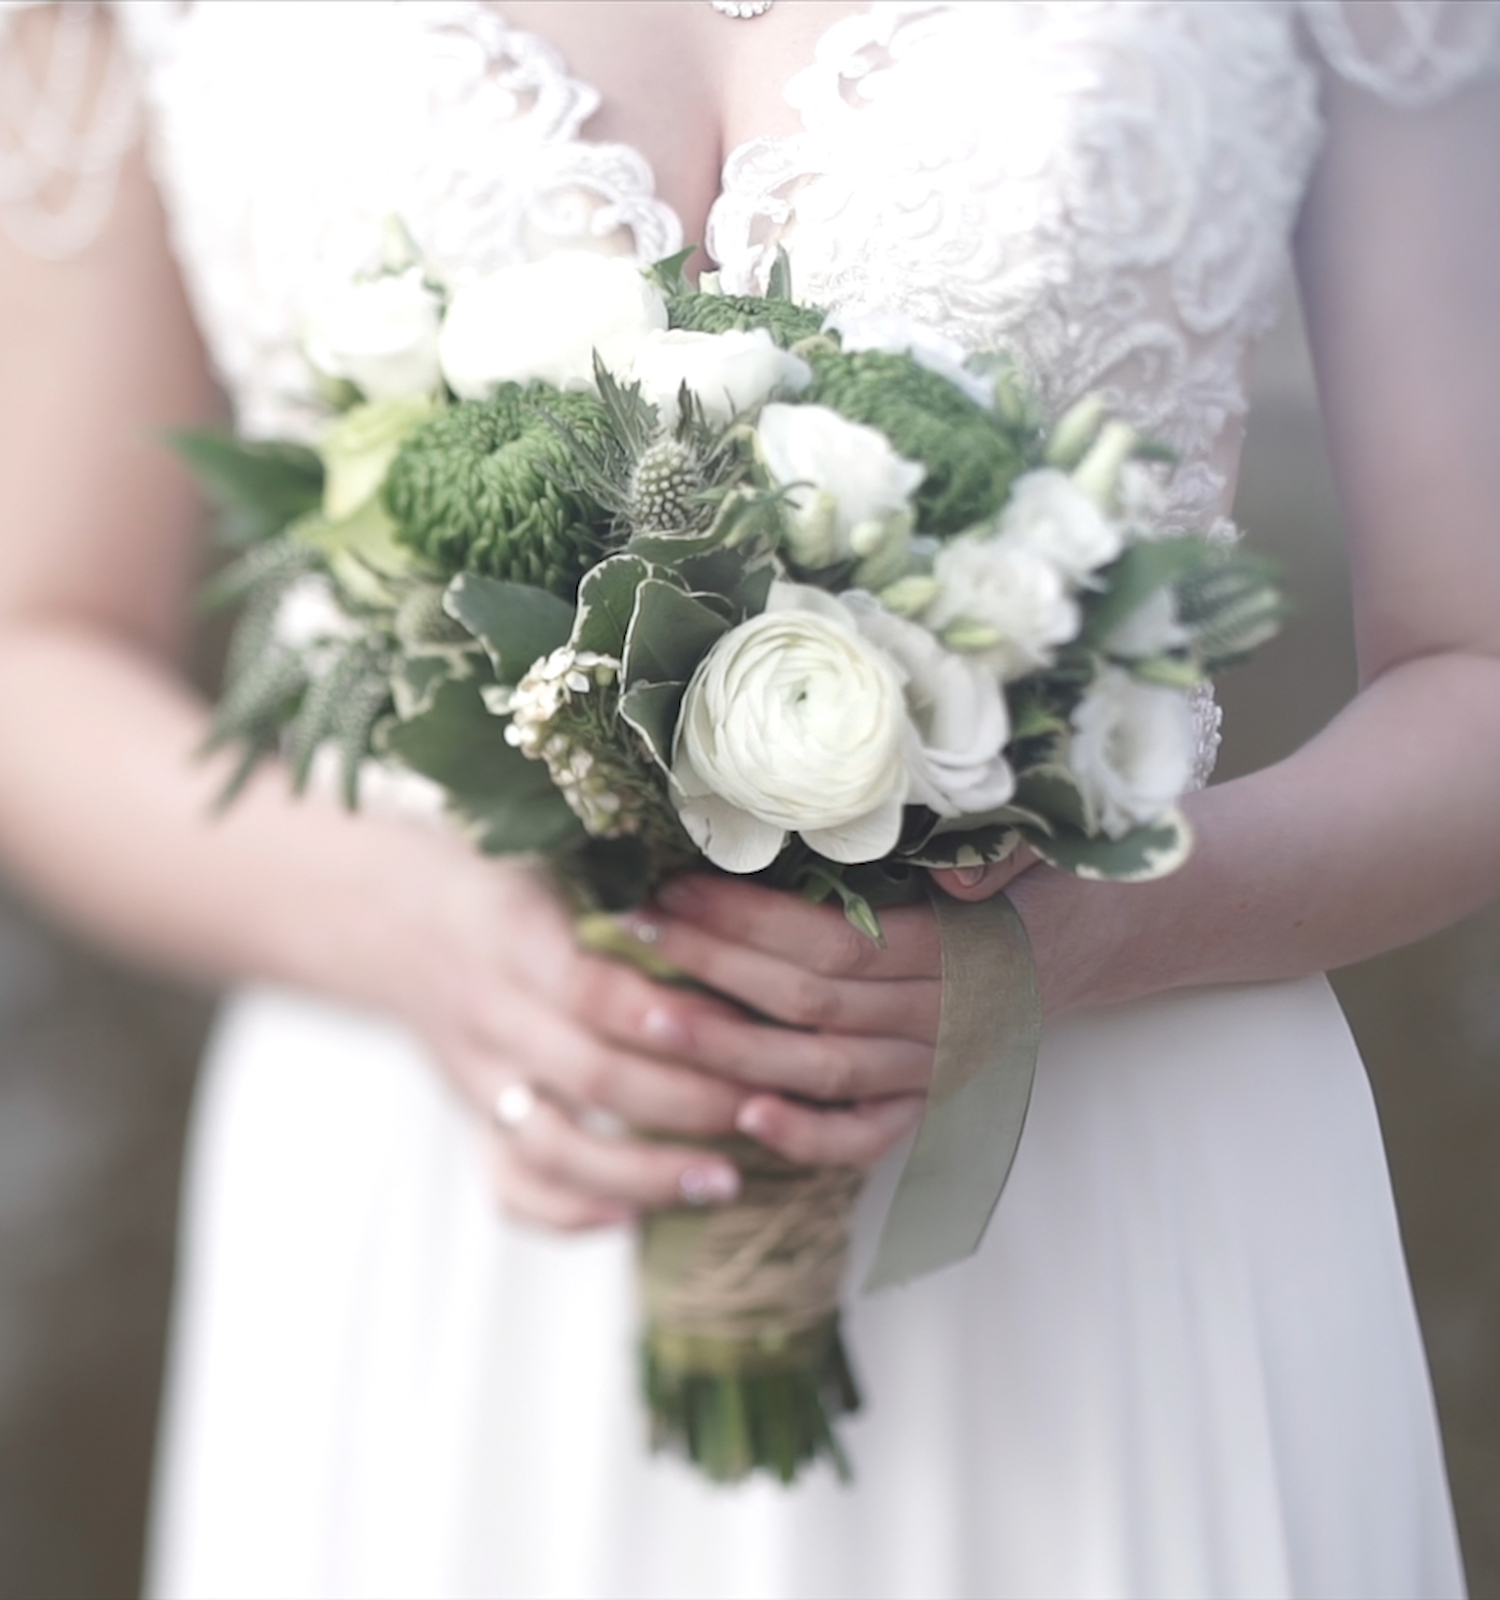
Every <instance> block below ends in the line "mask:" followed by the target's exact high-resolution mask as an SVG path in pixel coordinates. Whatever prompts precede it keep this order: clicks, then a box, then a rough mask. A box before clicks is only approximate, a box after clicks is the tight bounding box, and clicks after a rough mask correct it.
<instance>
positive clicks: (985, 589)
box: [923, 534, 1082, 679]
mask: <svg viewBox="0 0 1500 1600" xmlns="http://www.w3.org/2000/svg"><path fill="white" fill-rule="evenodd" d="M932 576H933V578H934V579H935V580H936V582H937V585H938V593H937V597H936V599H934V600H933V602H932V603H931V605H929V606H928V608H927V611H926V613H925V614H924V617H923V621H924V622H926V623H927V625H928V626H929V627H930V628H932V629H933V630H934V631H935V632H937V633H939V634H940V635H942V636H943V638H944V640H945V642H947V643H948V644H949V645H950V646H951V647H952V648H955V649H963V650H964V651H965V652H971V653H973V654H974V656H975V657H976V659H978V660H981V661H984V662H985V663H987V664H988V665H989V666H990V667H992V668H993V669H994V670H996V671H998V672H999V674H1000V676H1001V677H1002V678H1005V679H1011V678H1024V677H1025V676H1026V674H1027V673H1029V672H1035V671H1036V670H1037V669H1038V668H1040V667H1049V666H1051V665H1052V662H1053V659H1054V652H1055V650H1056V647H1057V646H1058V645H1060V644H1067V643H1068V641H1069V640H1071V639H1073V638H1074V637H1076V635H1077V633H1078V628H1079V624H1080V622H1081V620H1082V619H1081V618H1080V616H1079V612H1078V607H1077V605H1076V604H1075V603H1074V601H1073V599H1072V597H1071V596H1070V595H1069V593H1068V586H1067V583H1066V581H1065V580H1064V578H1063V575H1062V573H1061V572H1060V571H1059V570H1058V568H1057V567H1056V566H1055V565H1054V564H1053V563H1052V562H1051V561H1049V560H1047V559H1046V557H1044V556H1042V555H1040V554H1038V552H1036V551H1035V550H1032V549H1029V548H1028V547H1027V546H1025V545H1023V544H1019V543H1017V542H1015V541H1013V540H1009V539H997V538H993V537H983V536H979V535H971V534H963V535H960V536H959V537H958V538H957V539H952V540H950V541H949V542H948V543H947V544H945V545H944V546H943V547H942V549H940V550H939V551H938V553H937V556H936V558H935V560H934V561H933V564H932Z"/></svg>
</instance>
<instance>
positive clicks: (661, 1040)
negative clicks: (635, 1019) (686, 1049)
mask: <svg viewBox="0 0 1500 1600" xmlns="http://www.w3.org/2000/svg"><path fill="white" fill-rule="evenodd" d="M641 1033H642V1034H643V1035H644V1037H646V1038H647V1039H649V1040H650V1041H651V1043H652V1044H666V1045H683V1044H686V1043H687V1029H686V1028H684V1027H683V1025H682V1023H681V1022H679V1021H678V1019H677V1018H676V1017H675V1016H674V1015H673V1014H672V1012H670V1011H668V1010H667V1008H666V1007H665V1006H652V1007H651V1009H650V1010H649V1011H648V1012H647V1013H646V1014H645V1016H643V1017H642V1018H641Z"/></svg>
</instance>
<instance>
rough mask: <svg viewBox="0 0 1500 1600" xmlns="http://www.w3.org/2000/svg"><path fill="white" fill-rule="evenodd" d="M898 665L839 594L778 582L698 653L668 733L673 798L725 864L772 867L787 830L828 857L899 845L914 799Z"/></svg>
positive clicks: (737, 868)
mask: <svg viewBox="0 0 1500 1600" xmlns="http://www.w3.org/2000/svg"><path fill="white" fill-rule="evenodd" d="M906 728H907V715H906V703H905V699H904V696H903V694H902V682H901V674H900V672H899V671H898V670H897V668H896V667H895V665H894V664H893V663H892V662H891V661H890V660H889V659H888V658H887V656H886V655H885V654H884V652H883V651H881V650H879V649H877V648H876V647H875V646H874V645H872V644H871V643H869V642H868V641H867V640H866V639H865V638H864V637H863V636H862V635H861V633H860V631H859V629H858V627H856V625H855V621H854V618H853V617H852V616H851V615H850V614H849V612H848V611H847V610H846V609H845V608H844V607H843V606H842V605H840V604H839V602H838V601H837V600H835V599H834V598H833V596H832V595H828V594H825V593H823V592H822V591H821V590H818V589H811V588H807V587H804V586H803V585H800V584H786V583H777V584H773V585H772V587H771V595H770V598H769V600H768V601H767V606H766V610H765V611H764V612H763V613H762V614H761V615H760V616H758V617H751V618H750V619H749V620H748V621H746V622H742V623H741V624H740V625H739V627H737V628H734V629H732V630H731V631H730V632H729V633H727V634H725V635H724V637H723V638H722V639H720V640H719V641H718V643H717V644H715V645H714V647H713V649H712V650H710V651H709V653H708V654H707V655H706V656H705V657H704V658H703V660H702V661H701V662H700V663H699V664H698V668H697V670H696V671H695V672H694V673H693V676H692V679H691V681H690V682H689V684H688V687H687V693H686V694H685V695H684V696H683V701H682V712H681V715H680V716H679V717H678V721H677V733H676V736H675V739H674V742H673V752H672V780H673V789H674V793H675V798H676V802H677V809H678V811H679V813H680V815H681V817H682V822H683V826H684V827H685V828H686V829H687V831H688V833H689V835H690V836H691V837H692V839H693V842H694V843H695V844H696V845H697V846H698V848H699V849H700V850H702V851H703V853H704V855H706V856H707V857H708V859H709V860H710V861H712V862H713V863H714V865H715V866H719V867H723V868H724V869H725V870H726V871H727V872H757V871H759V870H760V869H761V868H762V867H766V866H769V865H770V864H771V862H772V861H773V860H774V859H775V858H776V855H777V852H778V851H779V850H780V849H781V847H782V845H783V844H784V843H785V842H786V836H787V834H788V833H800V834H801V835H802V837H803V839H805V840H806V841H807V843H808V845H809V846H810V847H811V848H812V849H814V850H816V851H817V852H818V853H819V854H820V855H823V856H826V857H828V859H829V860H831V861H850V862H852V861H876V860H878V859H879V858H880V857H881V856H883V855H885V854H887V853H888V852H889V851H890V850H892V849H893V848H894V847H895V844H896V840H897V838H898V837H899V836H900V833H901V808H902V805H903V803H904V802H905V799H906V788H907V770H906V760H905V753H904V744H905V739H906Z"/></svg>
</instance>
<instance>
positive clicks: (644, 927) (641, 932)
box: [630, 922, 661, 944]
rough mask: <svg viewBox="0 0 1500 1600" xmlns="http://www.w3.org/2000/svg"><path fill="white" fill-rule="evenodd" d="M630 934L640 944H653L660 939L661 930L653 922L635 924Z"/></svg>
mask: <svg viewBox="0 0 1500 1600" xmlns="http://www.w3.org/2000/svg"><path fill="white" fill-rule="evenodd" d="M630 932H631V934H632V936H633V937H634V938H636V939H637V940H639V941H640V943H641V944H655V943H656V941H657V940H658V939H659V938H661V929H660V928H659V927H658V926H657V925H656V923H654V922H637V923H636V924H635V925H634V927H632V928H631V930H630Z"/></svg>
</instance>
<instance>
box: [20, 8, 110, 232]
mask: <svg viewBox="0 0 1500 1600" xmlns="http://www.w3.org/2000/svg"><path fill="white" fill-rule="evenodd" d="M30 3H31V0H0V227H3V228H4V230H5V232H6V234H7V235H8V236H9V237H10V239H11V240H12V242H13V243H15V244H16V245H18V246H19V247H20V248H21V249H22V250H24V251H26V252H27V253H28V254H30V255H34V256H40V257H42V258H43V259H48V260H62V259H64V258H66V257H68V256H76V255H77V254H78V253H79V252H80V251H82V250H84V249H86V248H87V246H88V245H89V244H90V243H92V241H93V240H94V239H95V238H97V237H98V235H99V234H100V232H101V231H102V230H103V228H104V224H105V222H106V221H107V220H108V217H109V211H110V206H111V204H112V202H113V200H114V195H115V186H116V182H117V180H118V177H119V171H120V164H121V162H122V161H123V160H124V157H125V154H126V152H127V151H128V150H129V149H130V146H131V144H132V143H133V142H134V139H135V135H136V130H137V125H138V111H139V93H138V88H139V85H138V79H137V72H136V66H135V61H134V59H133V57H132V55H131V52H130V51H129V49H128V48H126V46H125V45H124V44H123V42H122V41H121V40H120V39H119V37H118V34H117V30H115V29H113V28H108V29H103V28H100V27H98V26H97V19H96V17H95V15H94V7H93V6H92V5H90V4H87V3H68V4H63V5H59V6H58V8H57V9H58V15H57V18H56V22H55V26H54V27H53V29H52V34H51V38H50V41H49V50H48V53H47V56H46V59H45V60H44V61H43V62H42V64H41V70H40V73H39V74H36V75H34V74H33V68H32V66H31V64H30V63H28V62H27V60H26V59H25V58H24V56H23V55H22V53H21V52H20V51H19V50H17V49H15V48H13V47H11V46H10V44H9V39H8V35H9V34H10V32H11V26H12V23H13V22H14V20H15V18H16V16H17V15H18V14H19V12H20V11H21V10H22V9H23V7H24V6H25V5H27V4H30ZM101 48H102V49H103V51H104V56H103V59H102V60H96V59H95V58H96V57H98V55H99V53H100V50H101ZM91 69H92V70H91ZM95 72H97V74H98V86H97V89H96V90H95V92H94V94H93V96H92V103H90V86H91V80H92V78H93V76H94V73H95Z"/></svg>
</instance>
